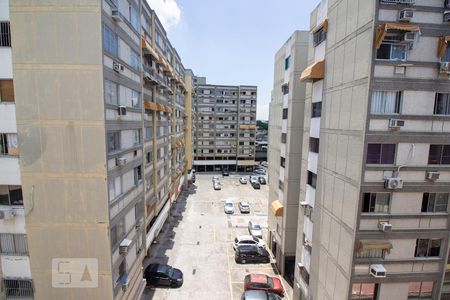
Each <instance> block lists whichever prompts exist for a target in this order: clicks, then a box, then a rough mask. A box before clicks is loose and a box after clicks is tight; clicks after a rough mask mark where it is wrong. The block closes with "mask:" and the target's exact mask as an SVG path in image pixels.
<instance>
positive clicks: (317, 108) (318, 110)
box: [311, 102, 322, 118]
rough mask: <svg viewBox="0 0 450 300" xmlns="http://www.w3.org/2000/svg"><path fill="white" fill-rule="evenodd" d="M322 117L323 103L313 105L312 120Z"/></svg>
mask: <svg viewBox="0 0 450 300" xmlns="http://www.w3.org/2000/svg"><path fill="white" fill-rule="evenodd" d="M321 115H322V102H315V103H313V104H312V109H311V118H319V117H320V116H321Z"/></svg>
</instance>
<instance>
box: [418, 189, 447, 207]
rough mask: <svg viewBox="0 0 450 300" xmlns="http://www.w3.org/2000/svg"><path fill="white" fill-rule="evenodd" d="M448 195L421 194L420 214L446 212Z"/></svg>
mask: <svg viewBox="0 0 450 300" xmlns="http://www.w3.org/2000/svg"><path fill="white" fill-rule="evenodd" d="M448 196H449V194H448V193H423V198H422V210H421V211H422V212H447V206H448Z"/></svg>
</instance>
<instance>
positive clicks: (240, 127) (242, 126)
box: [239, 125, 249, 129]
mask: <svg viewBox="0 0 450 300" xmlns="http://www.w3.org/2000/svg"><path fill="white" fill-rule="evenodd" d="M239 129H249V126H248V125H239Z"/></svg>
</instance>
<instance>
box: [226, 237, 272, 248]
mask: <svg viewBox="0 0 450 300" xmlns="http://www.w3.org/2000/svg"><path fill="white" fill-rule="evenodd" d="M244 245H246V246H249V245H251V246H258V247H260V248H262V247H264V246H266V243H265V242H264V241H263V240H262V239H259V238H257V237H254V236H251V235H238V236H237V237H236V238H235V239H234V243H233V249H234V250H236V248H237V247H239V246H244Z"/></svg>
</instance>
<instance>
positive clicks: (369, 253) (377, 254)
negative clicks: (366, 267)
mask: <svg viewBox="0 0 450 300" xmlns="http://www.w3.org/2000/svg"><path fill="white" fill-rule="evenodd" d="M385 255H386V249H367V250H364V251H361V252H357V253H356V257H357V258H383V259H384V257H385Z"/></svg>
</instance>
